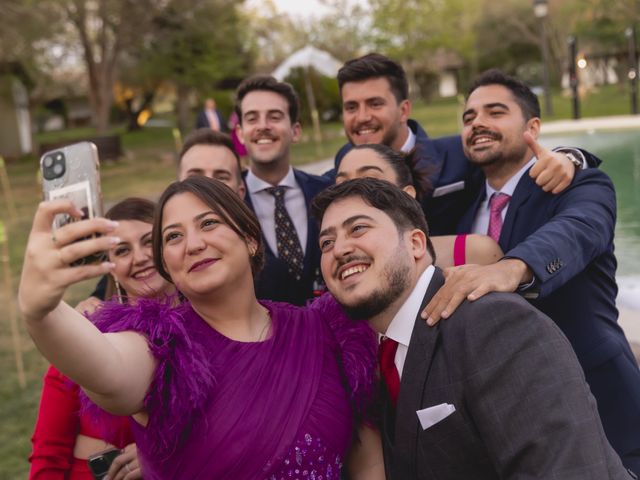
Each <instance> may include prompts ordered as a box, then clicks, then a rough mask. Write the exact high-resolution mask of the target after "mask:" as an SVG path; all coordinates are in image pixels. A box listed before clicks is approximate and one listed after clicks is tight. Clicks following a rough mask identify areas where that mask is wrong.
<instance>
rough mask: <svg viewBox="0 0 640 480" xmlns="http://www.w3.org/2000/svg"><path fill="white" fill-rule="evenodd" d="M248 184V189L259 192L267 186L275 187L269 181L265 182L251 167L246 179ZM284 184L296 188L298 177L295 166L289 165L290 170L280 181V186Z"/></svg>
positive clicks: (250, 191) (251, 191)
mask: <svg viewBox="0 0 640 480" xmlns="http://www.w3.org/2000/svg"><path fill="white" fill-rule="evenodd" d="M244 181H245V183H246V184H247V189H248V190H249V193H258V192H261V191H263V190H265V189H267V188H271V187H273V185H271V184H270V183H269V182H265V181H264V180H262V179H261V178H258V177H256V175H255V174H254V173H253V172H252V171H251V169H249V171H248V172H247V176H246V178H245V179H244ZM279 185H282V186H284V187H289V188H295V187H296V177H295V175H294V174H293V167H289V171H288V172H287V174H286V175H285V176H284V178H283V179H282V180H280V182H279V183H278V186H279Z"/></svg>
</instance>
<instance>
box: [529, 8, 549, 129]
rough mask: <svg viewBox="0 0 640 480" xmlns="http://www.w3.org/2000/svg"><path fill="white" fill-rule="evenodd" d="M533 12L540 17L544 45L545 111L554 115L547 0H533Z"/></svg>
mask: <svg viewBox="0 0 640 480" xmlns="http://www.w3.org/2000/svg"><path fill="white" fill-rule="evenodd" d="M533 14H534V15H535V16H536V17H537V18H539V19H540V44H541V45H542V88H543V90H544V113H545V115H548V116H551V115H553V105H552V103H551V89H550V87H549V43H548V42H547V22H546V20H545V19H546V18H547V15H548V14H549V5H548V3H547V0H533Z"/></svg>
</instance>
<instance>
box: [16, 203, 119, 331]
mask: <svg viewBox="0 0 640 480" xmlns="http://www.w3.org/2000/svg"><path fill="white" fill-rule="evenodd" d="M58 214H67V215H69V216H71V217H74V218H80V217H81V216H82V212H81V211H79V210H78V209H77V208H75V207H74V206H73V204H72V203H71V201H69V200H54V201H49V202H42V203H40V205H39V206H38V210H37V211H36V214H35V217H34V219H33V226H32V228H31V233H30V234H29V239H28V240H27V248H26V252H25V256H24V264H23V266H22V276H21V279H20V288H19V291H18V304H19V306H20V311H21V313H22V316H23V318H24V319H25V320H26V321H29V320H33V321H37V320H39V319H42V318H44V316H45V315H47V313H49V312H50V311H51V310H53V309H54V308H55V307H56V306H57V305H58V303H60V301H61V299H62V295H63V294H64V292H65V290H66V288H67V287H68V286H69V285H72V284H74V283H77V282H79V281H81V280H85V279H88V278H92V277H95V276H99V275H104V274H105V273H108V272H110V271H111V270H112V269H113V264H111V263H109V262H103V263H101V264H97V265H79V266H74V267H72V266H70V264H71V263H73V262H74V261H76V260H78V259H81V258H83V257H85V256H87V255H89V254H92V253H96V252H100V251H104V250H107V249H108V248H109V247H110V246H112V245H113V244H114V243H117V242H118V239H117V238H115V237H111V236H108V234H109V232H111V231H113V229H114V228H115V227H116V226H117V223H116V222H113V221H110V220H107V219H104V218H93V219H89V220H82V221H78V222H73V223H70V224H67V225H65V226H63V227H60V228H59V229H57V230H56V231H55V235H54V233H53V232H52V230H51V228H52V227H51V226H52V224H53V220H54V218H55V216H56V215H58ZM92 235H102V236H97V237H91V236H92ZM88 237H91V238H88ZM36 288H37V294H35V293H34V292H35V289H36Z"/></svg>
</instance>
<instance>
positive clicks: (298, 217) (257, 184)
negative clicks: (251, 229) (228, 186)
mask: <svg viewBox="0 0 640 480" xmlns="http://www.w3.org/2000/svg"><path fill="white" fill-rule="evenodd" d="M245 183H246V184H247V190H249V195H250V196H251V202H252V203H253V209H254V211H255V213H256V216H257V217H258V221H259V222H260V227H262V233H263V235H264V238H265V239H266V241H267V244H268V245H269V247H270V248H271V251H272V252H273V253H274V255H275V256H276V257H277V256H278V244H277V242H276V222H275V216H276V215H275V210H276V199H275V198H274V196H273V195H271V194H270V193H269V192H267V191H266V189H267V188H270V187H273V186H274V185H271V184H270V183H267V182H265V181H264V180H262V179H260V178H258V177H256V176H255V175H254V174H253V172H252V171H251V170H249V172H248V173H247V177H246V178H245ZM280 185H282V186H285V187H287V188H286V190H285V193H284V205H285V207H286V209H287V212H289V216H290V217H291V221H292V222H293V226H294V227H295V229H296V233H297V234H298V239H299V240H300V246H301V247H302V253H303V254H304V253H305V249H306V246H307V228H308V225H307V202H306V201H305V198H304V192H303V191H302V188H300V185H298V182H296V177H295V176H294V174H293V168H291V167H289V171H288V172H287V174H286V175H285V177H284V178H283V179H282V180H281V181H280V183H278V185H276V186H280Z"/></svg>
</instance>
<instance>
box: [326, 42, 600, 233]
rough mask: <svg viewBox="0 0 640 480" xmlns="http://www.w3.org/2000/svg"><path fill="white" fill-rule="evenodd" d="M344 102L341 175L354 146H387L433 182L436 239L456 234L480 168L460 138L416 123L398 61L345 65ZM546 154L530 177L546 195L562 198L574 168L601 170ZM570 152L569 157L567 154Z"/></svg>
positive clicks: (369, 59) (372, 58) (574, 154)
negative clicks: (433, 134)
mask: <svg viewBox="0 0 640 480" xmlns="http://www.w3.org/2000/svg"><path fill="white" fill-rule="evenodd" d="M338 85H339V87H340V95H341V97H342V117H343V123H344V130H345V133H346V134H347V137H348V138H349V142H350V143H348V144H346V145H344V146H343V147H342V148H341V149H340V150H339V151H338V153H337V154H336V158H335V167H336V170H337V167H338V165H339V164H340V161H341V160H342V157H343V156H344V155H345V154H346V153H347V152H348V151H349V150H350V149H351V146H352V145H362V144H365V143H383V144H385V145H388V146H390V147H392V148H393V149H395V150H398V151H403V152H405V153H408V152H410V151H412V150H414V149H415V152H414V156H415V158H416V160H417V165H418V167H419V169H420V170H421V171H422V172H424V174H426V175H427V176H428V178H429V180H430V182H431V185H432V187H433V188H432V190H431V191H430V192H429V193H428V194H427V195H425V198H424V200H423V202H422V203H423V210H424V211H425V214H426V216H427V220H428V221H429V229H430V232H431V234H432V235H445V234H452V233H455V231H456V227H457V225H458V222H459V221H460V218H461V217H462V215H463V213H464V212H465V211H466V209H467V208H469V205H471V203H472V202H473V199H474V198H475V196H476V195H477V189H475V188H474V186H475V185H477V184H478V183H479V182H478V177H479V176H481V175H480V172H479V171H478V169H477V168H474V167H473V166H472V165H470V164H469V162H468V161H467V158H466V157H465V155H464V151H463V149H462V142H461V141H460V136H459V135H454V136H448V137H441V138H435V139H432V138H430V137H429V136H428V135H427V133H426V132H425V130H424V129H423V128H422V127H421V126H420V124H418V122H416V121H415V120H411V119H410V118H409V117H410V115H411V102H410V101H409V88H408V83H407V77H406V74H405V72H404V70H403V69H402V67H401V66H400V65H399V64H398V63H396V62H394V61H393V60H391V59H389V58H387V57H385V56H383V55H380V54H377V53H371V54H368V55H365V56H363V57H359V58H355V59H353V60H349V61H348V62H346V63H345V64H344V65H343V66H342V68H341V69H340V70H339V72H338ZM561 152H565V150H564V149H558V152H552V151H548V150H547V151H545V152H544V155H541V156H540V157H539V158H538V162H537V164H536V165H535V167H534V168H532V169H531V172H530V174H531V176H532V177H533V178H535V181H536V183H537V184H538V185H540V186H541V187H542V188H543V189H544V190H545V191H553V192H554V193H558V192H560V191H562V189H564V188H566V187H567V185H569V182H570V181H571V179H572V178H573V175H574V173H575V166H576V165H577V164H578V165H583V164H584V166H586V165H587V164H589V165H591V166H597V164H598V163H599V160H598V159H597V158H595V157H593V156H591V155H590V154H589V153H588V152H582V151H580V150H576V149H566V152H570V157H571V158H569V157H568V156H565V155H564V154H563V153H561ZM566 152H565V153H566Z"/></svg>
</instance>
